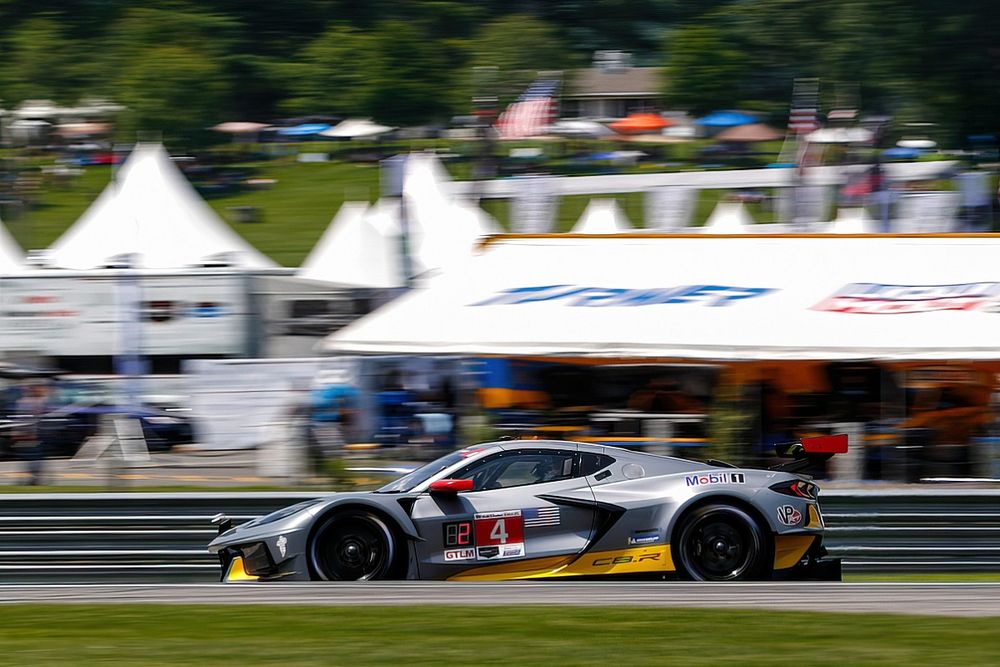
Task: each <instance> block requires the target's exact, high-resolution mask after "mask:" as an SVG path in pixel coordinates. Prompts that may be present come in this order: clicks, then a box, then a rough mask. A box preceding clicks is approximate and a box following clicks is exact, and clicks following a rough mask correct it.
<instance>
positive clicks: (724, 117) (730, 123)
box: [695, 111, 757, 127]
mask: <svg viewBox="0 0 1000 667" xmlns="http://www.w3.org/2000/svg"><path fill="white" fill-rule="evenodd" d="M695 122H696V123H698V124H699V125H704V126H705V127H735V126H737V125H747V124H748V123H756V122H757V119H756V118H754V117H753V116H751V115H750V114H745V113H741V112H739V111H713V112H712V113H710V114H708V115H707V116H705V117H703V118H699V119H698V120H696V121H695Z"/></svg>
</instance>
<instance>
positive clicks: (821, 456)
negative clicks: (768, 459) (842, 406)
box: [770, 433, 847, 472]
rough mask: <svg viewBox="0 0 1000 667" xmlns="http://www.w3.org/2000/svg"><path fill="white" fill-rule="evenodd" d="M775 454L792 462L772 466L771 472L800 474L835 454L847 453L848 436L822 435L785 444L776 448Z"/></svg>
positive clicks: (843, 434)
mask: <svg viewBox="0 0 1000 667" xmlns="http://www.w3.org/2000/svg"><path fill="white" fill-rule="evenodd" d="M774 451H775V453H776V454H777V455H778V456H780V457H782V458H790V459H792V460H791V461H788V462H787V463H782V464H780V465H776V466H772V467H771V468H770V469H771V470H783V471H786V472H798V471H801V470H806V469H808V468H809V467H811V466H813V465H816V464H818V463H822V462H824V461H826V460H828V459H830V458H832V457H833V455H834V454H846V453H847V434H846V433H840V434H838V435H821V436H818V437H815V438H802V439H801V440H797V441H795V442H785V443H781V444H778V445H775V446H774Z"/></svg>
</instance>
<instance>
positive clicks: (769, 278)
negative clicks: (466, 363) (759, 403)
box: [322, 234, 1000, 360]
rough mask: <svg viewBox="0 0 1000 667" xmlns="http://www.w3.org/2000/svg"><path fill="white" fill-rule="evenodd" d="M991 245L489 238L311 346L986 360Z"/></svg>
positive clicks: (999, 345) (994, 331)
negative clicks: (476, 250) (478, 249)
mask: <svg viewBox="0 0 1000 667" xmlns="http://www.w3.org/2000/svg"><path fill="white" fill-rule="evenodd" d="M998 251H1000V238H997V237H995V236H993V235H989V234H982V235H962V234H959V235H954V236H941V237H930V236H926V237H919V236H901V237H895V236H887V235H874V236H865V237H860V236H839V235H830V236H819V237H816V236H812V237H794V236H791V237H779V236H758V235H753V234H748V235H744V236H734V237H712V236H710V235H702V234H691V235H685V236H642V237H641V236H639V235H622V236H608V237H604V238H594V237H579V236H572V235H557V236H552V237H546V238H538V237H532V238H520V239H519V238H517V237H515V236H501V237H498V238H497V239H494V240H493V241H492V242H491V243H490V244H489V245H487V246H486V248H485V250H484V251H483V252H482V253H480V254H479V255H476V256H474V257H472V258H470V259H469V260H468V262H467V263H466V264H464V265H462V266H456V267H454V269H448V270H445V271H444V272H442V273H441V274H440V275H439V276H438V277H436V278H435V279H434V280H433V281H429V282H427V283H426V287H418V288H416V289H413V290H410V291H409V292H408V293H407V294H405V295H403V296H401V297H400V298H398V299H396V300H394V301H392V302H391V303H389V304H387V305H385V306H383V307H382V308H380V309H378V310H376V311H375V312H373V313H371V314H370V315H367V316H365V317H363V318H361V319H360V320H358V321H357V322H354V323H352V324H349V325H348V326H347V327H345V328H344V329H341V330H340V331H338V332H336V333H334V334H332V335H331V336H329V337H327V338H326V339H325V341H324V342H323V343H322V349H323V350H324V351H326V352H331V353H346V354H350V353H375V354H464V355H494V354H495V355H528V356H536V355H537V356H549V355H571V356H591V357H604V358H676V357H681V358H690V359H706V360H753V359H764V360H780V359H787V360H795V359H800V360H834V359H849V360H857V359H873V358H876V359H899V360H902V359H910V360H946V359H954V360H959V359H983V360H987V359H988V360H997V359H1000V318H998V317H997V316H996V315H995V314H994V313H993V312H992V311H993V310H994V309H995V308H996V305H997V303H998V302H1000V267H998V266H997V263H996V254H997V252H998ZM665 257H669V258H670V261H668V262H665V261H664V258H665ZM747 257H753V258H754V261H746V258H747ZM845 257H846V258H850V261H844V258H845ZM817 266H821V267H823V270H822V271H816V267H817ZM512 267H516V270H512ZM804 275H808V276H810V279H809V280H803V279H802V276H804Z"/></svg>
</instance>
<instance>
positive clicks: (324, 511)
mask: <svg viewBox="0 0 1000 667" xmlns="http://www.w3.org/2000/svg"><path fill="white" fill-rule="evenodd" d="M382 495H384V496H385V497H384V498H383V497H381V496H382ZM401 497H402V498H404V499H405V498H407V496H399V495H395V494H393V495H389V494H381V495H376V494H371V493H369V494H365V495H361V494H357V495H355V494H345V495H344V496H343V497H337V498H332V499H330V500H329V501H328V502H325V503H322V504H321V505H318V506H315V507H313V508H311V509H310V511H311V513H312V515H313V516H315V517H316V519H317V521H316V523H319V519H320V518H322V517H325V516H327V515H329V514H330V513H332V512H336V511H337V510H339V509H343V508H344V507H363V508H367V509H370V510H373V511H375V512H377V513H380V514H384V515H387V516H388V517H389V518H390V519H392V520H393V521H394V522H395V523H396V525H397V526H398V527H399V530H400V531H401V532H402V533H403V535H404V536H405V537H406V538H407V539H409V540H419V541H423V539H424V538H423V537H421V536H420V533H419V532H417V527H416V526H415V525H414V524H413V520H412V519H410V515H409V514H407V513H406V511H405V510H404V509H403V506H402V505H400V504H399V502H397V501H398V500H399V499H400V498H401Z"/></svg>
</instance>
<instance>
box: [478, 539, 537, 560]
mask: <svg viewBox="0 0 1000 667" xmlns="http://www.w3.org/2000/svg"><path fill="white" fill-rule="evenodd" d="M524 553H525V551H524V543H523V542H517V543H512V544H500V545H497V546H490V547H476V559H477V560H504V559H506V558H523V557H524Z"/></svg>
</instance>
